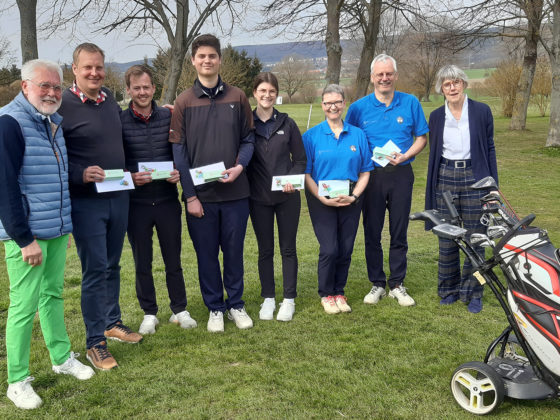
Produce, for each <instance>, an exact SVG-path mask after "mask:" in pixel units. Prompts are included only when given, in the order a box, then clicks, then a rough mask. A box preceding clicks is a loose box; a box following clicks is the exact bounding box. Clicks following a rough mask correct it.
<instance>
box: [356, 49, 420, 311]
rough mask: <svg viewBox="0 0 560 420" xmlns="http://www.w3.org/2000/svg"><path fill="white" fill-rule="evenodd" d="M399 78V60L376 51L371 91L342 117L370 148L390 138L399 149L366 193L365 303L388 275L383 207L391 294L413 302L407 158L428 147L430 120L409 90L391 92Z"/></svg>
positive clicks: (378, 293)
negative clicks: (406, 283) (408, 275)
mask: <svg viewBox="0 0 560 420" xmlns="http://www.w3.org/2000/svg"><path fill="white" fill-rule="evenodd" d="M397 79H398V73H397V63H396V61H395V59H394V58H393V57H390V56H388V55H385V54H380V55H378V56H377V57H375V58H374V59H373V61H372V63H371V81H372V83H373V86H374V92H373V93H372V94H370V95H368V96H365V97H363V98H362V99H360V100H358V101H356V102H355V103H353V104H352V105H351V106H350V108H349V109H348V113H347V115H346V121H347V122H348V123H349V124H352V125H355V126H357V127H360V128H361V129H362V130H364V132H365V133H366V136H367V138H368V142H369V146H370V148H371V151H372V152H373V149H374V148H375V147H376V146H378V147H383V146H385V144H386V143H387V142H388V141H389V140H391V141H392V142H393V143H394V144H395V145H396V146H397V147H398V148H399V149H400V152H397V151H395V152H394V153H393V154H392V155H391V156H389V157H388V160H389V164H388V165H387V166H385V167H382V166H380V165H378V164H377V163H375V169H374V171H373V172H372V176H371V177H370V179H369V185H368V187H367V188H366V190H365V192H364V203H363V223H364V236H365V248H366V262H367V269H368V277H369V280H370V281H371V282H372V283H373V287H372V288H371V291H370V292H369V293H368V294H367V295H366V296H365V297H364V303H368V304H376V303H377V302H379V300H380V299H381V298H382V297H383V296H385V295H386V292H385V287H386V284H387V279H386V275H385V272H384V271H383V248H382V247H381V233H382V231H383V224H384V221H385V210H388V211H389V233H390V235H391V244H390V249H389V269H390V272H391V274H390V276H389V281H388V283H389V288H390V289H391V290H390V291H389V297H392V298H395V299H397V301H398V302H399V304H400V305H401V306H412V305H414V304H415V302H414V299H412V297H411V296H410V295H408V293H407V292H406V289H405V288H404V287H403V281H404V278H405V276H406V253H407V251H408V242H407V229H408V215H409V213H410V205H411V201H412V186H413V184H414V173H413V171H412V167H411V165H410V163H411V162H412V161H413V160H414V157H415V156H416V155H417V154H418V153H420V152H421V151H422V149H423V148H424V147H425V146H426V143H427V139H426V133H428V124H427V123H426V118H425V117H424V112H423V111H422V107H421V106H420V102H418V100H417V99H416V98H415V97H414V96H412V95H409V94H406V93H403V92H397V91H395V83H396V81H397Z"/></svg>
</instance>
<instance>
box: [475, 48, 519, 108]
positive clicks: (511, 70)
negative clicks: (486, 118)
mask: <svg viewBox="0 0 560 420" xmlns="http://www.w3.org/2000/svg"><path fill="white" fill-rule="evenodd" d="M521 71H522V69H521V66H520V65H519V64H518V63H517V61H516V60H514V59H511V58H510V59H509V60H506V61H502V62H501V63H500V64H499V65H498V67H496V70H494V71H493V72H492V74H491V75H490V76H489V77H487V78H486V80H485V81H484V85H485V89H486V91H487V92H488V94H489V95H491V96H497V97H499V98H500V99H501V100H502V115H503V116H504V117H511V115H512V113H513V107H514V104H515V98H516V95H517V85H518V82H519V76H520V75H521Z"/></svg>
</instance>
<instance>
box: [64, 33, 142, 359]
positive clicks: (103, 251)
mask: <svg viewBox="0 0 560 420" xmlns="http://www.w3.org/2000/svg"><path fill="white" fill-rule="evenodd" d="M104 60H105V55H104V54H103V50H101V48H99V47H98V46H97V45H95V44H90V43H84V44H80V45H78V46H77V47H76V49H75V50H74V55H73V63H72V71H73V73H74V76H75V78H76V79H75V81H74V83H73V84H72V86H71V87H69V88H68V89H67V90H66V91H65V92H64V93H63V94H62V106H61V107H60V110H59V113H60V114H61V115H63V117H64V119H63V120H62V129H63V131H64V138H65V139H66V148H67V150H68V175H69V185H70V198H71V201H72V224H73V225H74V232H73V236H74V239H75V241H76V248H77V250H78V256H79V257H80V261H81V263H82V316H83V318H84V323H85V325H86V346H87V359H88V360H89V361H90V362H91V363H92V365H93V366H94V367H95V368H97V369H101V370H109V369H112V368H114V367H116V366H118V365H117V362H116V360H115V359H114V358H113V356H112V355H111V353H110V352H109V350H108V349H107V338H110V339H113V340H117V341H123V342H128V343H138V342H139V341H141V340H142V336H141V335H140V334H138V333H135V332H132V331H131V330H130V328H128V327H127V326H126V325H124V324H123V323H122V320H121V309H120V306H119V293H120V282H121V277H120V265H119V262H120V259H121V252H122V247H123V242H124V236H125V233H126V227H127V222H128V200H129V198H128V191H114V192H106V193H98V192H97V190H96V187H95V182H98V181H103V179H105V172H104V170H105V169H124V167H125V159H124V148H123V140H122V126H121V120H120V107H119V105H118V104H117V102H116V101H115V99H114V98H113V95H112V94H111V92H110V91H109V90H108V89H106V88H104V87H102V85H103V80H104V79H105V64H104Z"/></svg>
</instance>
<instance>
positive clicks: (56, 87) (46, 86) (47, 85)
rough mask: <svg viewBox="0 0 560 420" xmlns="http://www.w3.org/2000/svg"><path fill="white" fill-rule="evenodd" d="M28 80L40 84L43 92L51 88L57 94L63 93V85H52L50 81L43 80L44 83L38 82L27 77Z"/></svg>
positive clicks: (36, 84)
mask: <svg viewBox="0 0 560 420" xmlns="http://www.w3.org/2000/svg"><path fill="white" fill-rule="evenodd" d="M26 80H27V81H28V82H31V83H33V84H34V85H35V86H38V87H39V89H41V92H43V93H47V92H49V91H50V90H51V89H52V90H53V92H54V93H55V94H56V95H60V94H61V93H62V86H60V85H52V84H50V83H48V82H42V83H36V82H34V81H33V80H31V79H26Z"/></svg>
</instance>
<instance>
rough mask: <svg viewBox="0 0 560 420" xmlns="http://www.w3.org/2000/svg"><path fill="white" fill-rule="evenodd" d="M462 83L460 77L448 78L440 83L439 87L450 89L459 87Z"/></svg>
mask: <svg viewBox="0 0 560 420" xmlns="http://www.w3.org/2000/svg"><path fill="white" fill-rule="evenodd" d="M462 85H463V81H462V80H461V79H457V80H450V81H448V82H445V83H443V84H442V85H441V88H442V89H443V90H450V89H451V88H452V87H455V88H458V87H461V86H462Z"/></svg>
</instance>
